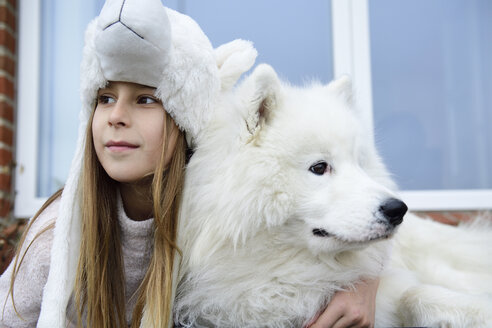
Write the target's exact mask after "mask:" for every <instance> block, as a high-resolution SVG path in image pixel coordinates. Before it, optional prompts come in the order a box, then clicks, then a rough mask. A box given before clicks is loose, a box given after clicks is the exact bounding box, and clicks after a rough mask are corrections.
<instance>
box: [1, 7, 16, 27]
mask: <svg viewBox="0 0 492 328" xmlns="http://www.w3.org/2000/svg"><path fill="white" fill-rule="evenodd" d="M0 22H4V23H6V24H7V25H8V26H9V27H10V28H11V29H12V30H13V31H15V30H16V27H17V26H16V19H15V15H14V14H13V13H12V11H11V10H10V9H9V8H7V7H6V6H0Z"/></svg>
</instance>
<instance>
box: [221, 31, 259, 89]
mask: <svg viewBox="0 0 492 328" xmlns="http://www.w3.org/2000/svg"><path fill="white" fill-rule="evenodd" d="M257 55H258V52H257V51H256V49H255V48H254V47H253V43H252V42H250V41H245V40H240V39H237V40H234V41H231V42H229V43H226V44H223V45H221V46H219V47H218V48H216V49H215V58H216V62H217V67H218V69H219V75H220V81H221V87H222V90H223V91H226V90H229V89H231V88H232V87H233V86H234V85H235V84H236V82H237V80H238V79H239V78H240V77H241V75H242V74H243V73H244V72H247V71H248V70H249V69H250V68H251V67H252V66H253V64H254V63H255V60H256V56H257Z"/></svg>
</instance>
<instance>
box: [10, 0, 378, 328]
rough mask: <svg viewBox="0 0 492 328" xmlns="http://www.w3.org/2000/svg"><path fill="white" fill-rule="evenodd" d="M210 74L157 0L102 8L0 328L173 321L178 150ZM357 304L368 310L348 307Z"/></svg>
mask: <svg viewBox="0 0 492 328" xmlns="http://www.w3.org/2000/svg"><path fill="white" fill-rule="evenodd" d="M247 69H249V66H248V67H247V68H244V70H247ZM219 76H222V77H224V76H223V75H221V74H220V72H219V70H218V68H217V63H216V58H215V55H214V51H213V49H212V47H211V45H210V42H209V41H208V39H207V38H206V36H205V35H204V34H203V32H202V31H201V30H200V28H199V27H198V25H197V24H196V23H195V22H194V21H193V20H191V19H190V18H189V17H187V16H184V15H181V14H179V13H177V12H174V11H172V10H169V9H166V8H164V7H163V6H162V4H161V3H160V1H159V0H114V1H113V0H108V1H107V2H106V4H105V5H104V8H103V9H102V11H101V13H100V15H99V16H98V17H97V18H96V19H95V20H94V21H93V22H91V24H90V25H89V27H88V29H87V32H86V40H85V47H84V54H83V62H82V67H81V94H82V105H83V107H82V110H81V114H80V119H81V124H80V128H79V139H78V144H77V149H76V153H75V157H74V160H73V162H72V166H71V170H70V174H69V177H68V179H67V182H66V185H65V188H64V189H63V191H59V192H57V193H55V194H54V195H53V196H52V197H51V198H50V199H49V200H48V201H47V202H46V204H45V205H44V206H43V207H42V208H41V209H40V210H39V211H38V213H37V214H36V215H35V216H34V218H33V219H32V220H31V221H30V223H29V226H28V228H27V231H26V234H25V235H24V237H23V239H22V240H21V242H20V245H21V246H20V247H19V249H18V253H17V256H16V258H15V260H14V262H13V263H12V264H11V265H10V267H9V268H8V269H7V271H6V272H5V273H4V274H3V275H2V277H1V278H0V299H1V300H5V301H4V303H3V311H2V316H1V321H0V322H1V326H6V327H32V326H35V325H36V324H37V326H38V327H65V326H67V325H69V326H88V327H113V326H125V325H130V326H132V327H139V326H141V327H165V326H170V325H172V319H171V310H172V300H173V296H174V290H175V286H176V281H175V277H176V273H177V265H178V264H177V263H178V261H179V252H177V248H176V245H175V241H176V226H177V223H176V220H177V213H178V204H179V200H180V194H181V187H182V181H183V172H184V166H185V155H186V154H185V153H186V150H187V144H188V145H189V146H190V147H192V145H193V140H194V139H195V138H196V137H197V135H199V133H200V130H201V128H202V127H203V126H204V124H205V123H206V121H207V118H208V116H209V114H210V111H211V109H212V108H213V104H214V102H215V100H216V98H217V97H218V95H219V92H220V86H221V79H220V78H219ZM226 78H227V76H226ZM222 83H223V82H222ZM373 293H374V294H375V288H369V292H363V293H358V294H355V296H351V295H350V294H348V293H346V294H343V293H341V294H340V295H342V298H343V299H342V301H338V302H333V303H332V304H335V307H334V308H335V310H337V311H335V312H334V313H331V312H330V311H331V310H330V309H331V306H332V304H330V307H328V309H327V310H326V311H325V312H324V313H323V314H322V315H321V316H320V318H319V319H318V320H317V321H316V322H315V323H314V325H319V326H324V327H328V326H331V323H332V322H333V323H334V322H336V321H338V324H339V323H340V319H341V318H345V321H342V322H349V321H347V320H346V319H347V318H354V316H353V315H352V317H351V313H352V310H353V309H355V310H357V311H359V312H361V311H360V310H361V309H362V312H361V313H363V314H369V317H370V314H371V306H372V307H373V304H374V299H372V303H371V297H372V294H373ZM368 296H369V297H368ZM364 297H366V298H368V299H369V302H368V303H369V305H359V304H358V303H354V302H353V301H354V300H359V299H364ZM337 304H341V305H342V306H337ZM339 309H341V310H339ZM332 312H333V311H332ZM372 316H373V313H372ZM334 318H335V319H336V320H333V319H334ZM330 320H331V321H330Z"/></svg>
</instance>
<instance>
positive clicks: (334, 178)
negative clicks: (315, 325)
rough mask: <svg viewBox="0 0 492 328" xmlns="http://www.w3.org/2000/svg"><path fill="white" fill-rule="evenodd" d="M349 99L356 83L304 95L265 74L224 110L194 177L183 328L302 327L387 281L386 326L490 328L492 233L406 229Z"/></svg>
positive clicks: (380, 319) (179, 306) (381, 312)
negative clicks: (364, 285) (368, 284)
mask: <svg viewBox="0 0 492 328" xmlns="http://www.w3.org/2000/svg"><path fill="white" fill-rule="evenodd" d="M351 98H352V96H351V85H350V82H349V80H348V79H347V78H342V79H340V80H336V81H334V82H332V83H330V84H328V85H312V86H310V87H307V88H295V87H291V86H289V85H287V84H285V83H282V82H281V81H279V79H278V77H277V75H276V74H275V72H274V71H273V69H272V68H271V67H270V66H267V65H260V66H258V67H257V68H256V70H255V71H254V73H253V74H252V75H251V76H249V77H248V78H247V79H246V80H245V81H244V82H243V83H242V85H241V86H239V87H238V88H237V89H236V91H235V92H234V94H231V95H230V97H225V98H224V101H223V103H222V104H220V105H219V106H218V108H217V112H216V114H215V117H214V119H213V121H212V122H211V124H210V126H209V127H208V128H207V130H206V131H205V133H204V134H203V135H202V137H201V138H200V140H199V141H198V147H197V149H196V152H195V154H194V155H193V157H192V158H191V161H190V163H189V167H188V169H187V175H186V182H185V192H184V196H183V205H182V213H181V218H180V220H181V221H180V240H179V246H180V248H181V249H182V251H183V253H184V254H183V255H184V256H183V258H184V259H185V260H184V262H183V263H182V265H183V266H182V268H183V271H182V273H183V274H184V275H183V278H182V280H181V283H180V285H179V287H178V292H177V299H176V303H175V308H174V309H175V320H176V322H179V323H180V324H181V325H184V326H206V327H302V326H303V325H304V324H306V323H307V322H308V321H309V320H310V319H311V318H312V317H313V316H315V314H316V313H317V312H318V311H320V310H322V309H323V308H324V307H325V306H326V304H327V303H328V302H329V301H330V299H331V297H332V296H333V294H334V293H335V292H336V291H339V290H342V289H347V288H352V287H353V286H354V283H356V282H359V281H360V280H362V279H366V278H373V277H381V283H380V287H379V290H378V298H377V310H376V312H377V313H376V326H377V327H393V326H438V327H490V326H491V325H492V272H491V271H492V229H491V228H490V227H486V226H484V225H481V226H480V228H479V229H478V228H474V227H473V226H469V227H462V228H455V227H450V226H444V225H441V224H438V223H435V222H432V221H427V220H423V219H419V218H417V217H415V216H414V215H411V214H407V215H405V220H404V222H403V223H402V224H401V225H400V226H399V224H400V223H401V222H402V219H403V216H404V214H405V212H406V210H407V208H406V206H405V204H404V203H403V202H401V201H400V200H398V197H397V195H396V189H395V186H394V184H393V182H392V181H391V179H390V177H389V175H388V173H387V171H386V169H385V167H384V165H383V164H382V161H381V159H380V158H379V156H378V154H377V152H376V149H375V147H374V145H373V143H372V138H371V135H370V133H372V132H371V131H368V129H367V128H365V127H364V125H363V124H362V122H361V120H360V118H359V115H358V113H357V111H356V110H355V109H354V108H352V101H351ZM397 227H399V229H397ZM397 230H398V233H396V232H397ZM395 233H396V234H395ZM390 237H393V238H390ZM390 254H392V255H390Z"/></svg>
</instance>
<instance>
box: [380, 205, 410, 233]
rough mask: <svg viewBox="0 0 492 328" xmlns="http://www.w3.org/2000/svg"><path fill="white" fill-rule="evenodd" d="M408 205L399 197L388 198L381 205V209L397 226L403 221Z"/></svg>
mask: <svg viewBox="0 0 492 328" xmlns="http://www.w3.org/2000/svg"><path fill="white" fill-rule="evenodd" d="M407 210H408V207H407V205H406V204H405V203H404V202H402V201H401V200H399V199H396V198H390V199H387V200H386V201H385V202H384V203H383V204H382V205H381V206H380V207H379V211H380V212H381V213H382V214H383V215H384V217H385V218H386V220H388V222H389V223H390V224H392V225H393V226H397V225H399V224H400V223H402V221H403V216H404V215H405V213H406V212H407Z"/></svg>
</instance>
